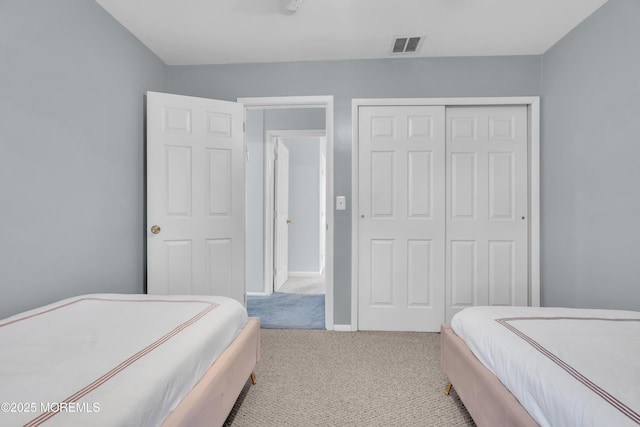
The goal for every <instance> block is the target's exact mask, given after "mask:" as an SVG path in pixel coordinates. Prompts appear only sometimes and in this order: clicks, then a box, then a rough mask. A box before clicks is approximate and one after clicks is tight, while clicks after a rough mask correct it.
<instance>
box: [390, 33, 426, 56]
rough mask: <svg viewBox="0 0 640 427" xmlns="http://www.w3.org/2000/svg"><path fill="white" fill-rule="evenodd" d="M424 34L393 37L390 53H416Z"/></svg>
mask: <svg viewBox="0 0 640 427" xmlns="http://www.w3.org/2000/svg"><path fill="white" fill-rule="evenodd" d="M423 40H424V36H412V37H405V36H402V37H394V38H393V43H392V45H391V55H402V54H411V53H417V52H418V51H419V50H420V46H422V41H423Z"/></svg>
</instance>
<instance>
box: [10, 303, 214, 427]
mask: <svg viewBox="0 0 640 427" xmlns="http://www.w3.org/2000/svg"><path fill="white" fill-rule="evenodd" d="M80 301H107V302H162V303H167V302H169V303H200V304H206V307H205V308H204V309H203V310H201V311H200V312H199V313H197V314H196V315H195V316H193V317H192V318H191V319H189V320H187V321H185V322H183V323H182V324H180V325H178V326H177V327H176V328H174V329H173V330H172V331H170V332H168V333H167V334H165V335H164V336H162V337H161V338H159V339H157V340H156V341H154V342H153V343H151V344H150V345H148V346H147V347H145V348H143V349H142V350H140V351H139V352H137V353H135V354H134V355H132V356H131V357H129V358H128V359H126V360H125V361H123V362H122V363H120V364H119V365H117V366H116V367H114V368H113V369H111V370H110V371H109V372H107V373H105V374H104V375H102V376H101V377H99V378H98V379H96V380H95V381H93V382H92V383H90V384H88V385H87V386H85V387H84V388H82V389H80V390H78V391H77V392H76V393H74V394H72V395H71V396H69V397H67V398H66V399H64V400H62V402H61V403H73V402H77V401H78V400H80V399H81V398H83V397H84V396H86V395H87V394H89V393H91V392H92V391H93V390H95V389H96V388H98V387H100V386H101V385H102V384H104V383H106V382H107V381H109V380H110V379H111V378H113V377H114V376H116V375H117V374H119V373H120V372H122V371H123V370H124V369H126V368H127V367H128V366H130V365H131V364H132V363H134V362H136V361H137V360H139V359H140V358H142V357H144V356H145V355H147V354H149V353H150V352H152V351H153V350H155V349H156V348H158V347H159V346H161V345H162V344H164V343H166V342H167V341H169V340H170V339H171V338H173V337H174V336H176V335H177V334H179V333H180V332H182V331H183V330H185V329H186V328H188V327H189V326H191V325H193V324H194V323H196V322H197V321H198V320H200V319H202V318H203V317H204V316H206V315H207V314H208V313H209V312H211V311H213V310H214V309H216V308H217V307H219V304H217V303H214V302H211V301H204V300H163V299H146V300H129V299H112V298H94V297H87V298H79V299H77V300H74V301H70V302H68V303H66V304H62V305H60V306H57V307H53V308H50V309H48V310H43V311H41V312H38V313H34V314H32V315H29V316H25V317H22V318H19V319H15V320H13V321H11V322H7V323H4V324H0V327H3V326H7V325H10V324H13V323H16V322H19V321H22V320H27V319H30V318H33V317H35V316H39V315H42V314H45V313H49V312H51V311H54V310H59V309H61V308H64V307H68V306H69V305H71V304H75V303H78V302H80ZM57 413H59V411H49V412H45V413H42V414H41V415H40V416H38V417H36V418H34V419H33V420H31V421H30V422H28V423H27V424H25V427H32V426H39V425H41V424H42V423H44V422H45V421H47V420H49V419H51V418H52V417H54V416H55V415H56V414H57Z"/></svg>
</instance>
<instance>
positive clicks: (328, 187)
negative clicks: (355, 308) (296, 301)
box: [238, 96, 333, 330]
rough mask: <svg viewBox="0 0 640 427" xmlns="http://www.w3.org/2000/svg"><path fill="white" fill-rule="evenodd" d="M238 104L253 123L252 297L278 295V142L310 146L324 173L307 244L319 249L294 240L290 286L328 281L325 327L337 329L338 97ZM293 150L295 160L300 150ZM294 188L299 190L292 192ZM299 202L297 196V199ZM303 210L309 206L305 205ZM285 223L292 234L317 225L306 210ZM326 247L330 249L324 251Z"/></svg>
mask: <svg viewBox="0 0 640 427" xmlns="http://www.w3.org/2000/svg"><path fill="white" fill-rule="evenodd" d="M238 101H239V102H241V103H243V104H244V105H245V109H246V122H247V144H248V168H247V185H248V187H247V213H248V215H247V271H246V274H247V295H248V296H250V297H258V296H259V297H264V296H268V295H271V294H272V293H273V292H274V278H275V276H276V274H278V271H277V268H276V267H275V266H274V259H275V255H276V253H277V246H276V240H277V239H276V222H277V215H276V212H275V209H274V207H275V195H276V189H275V180H276V175H275V172H276V171H275V169H276V163H275V162H276V154H275V150H273V147H275V146H276V145H277V142H281V143H283V144H284V145H287V144H288V145H289V146H291V147H294V146H296V144H297V146H296V148H305V149H306V153H307V154H309V152H313V154H314V157H315V158H316V159H317V163H315V164H314V165H315V169H316V170H317V171H318V176H316V179H315V181H316V183H317V186H315V187H314V189H313V190H314V191H313V193H314V195H310V197H311V199H313V201H314V204H315V206H316V209H315V210H314V214H315V215H316V216H317V220H316V221H315V225H314V226H312V227H313V230H310V229H309V228H305V230H306V234H307V235H313V236H314V240H313V241H311V243H309V242H310V240H309V239H307V240H306V242H307V244H306V245H307V246H309V245H310V246H313V249H314V250H313V251H301V250H299V249H296V246H295V245H296V244H298V243H295V241H291V239H288V241H291V245H292V248H290V250H289V253H290V254H291V253H292V252H293V253H294V254H295V256H294V258H293V259H291V260H289V257H287V261H291V263H292V264H291V263H289V262H287V264H290V265H291V266H292V269H291V272H292V273H296V274H294V275H292V277H293V279H294V280H292V281H290V282H293V283H289V285H291V287H293V288H294V289H295V286H298V285H303V286H302V287H303V288H304V283H302V282H307V284H308V282H309V281H312V280H314V279H317V278H322V279H323V280H322V283H323V288H324V296H323V299H324V304H323V305H324V328H326V329H329V330H332V329H333V98H332V97H326V96H322V97H275V98H240V99H238ZM296 139H297V141H296ZM298 146H299V147H298ZM312 146H315V147H317V150H315V152H314V150H313V149H311V151H309V149H310V148H311V147H312ZM293 151H294V154H293V155H294V156H295V148H294V150H293ZM312 157H313V156H312ZM252 166H253V167H252ZM298 166H300V165H299V161H296V162H292V163H291V164H290V167H289V172H290V174H292V175H294V176H295V175H296V173H297V172H300V171H296V170H295V169H296V168H297V167H298ZM300 169H301V171H302V172H304V173H307V174H309V173H311V172H310V170H309V168H308V167H300ZM323 171H324V172H323ZM294 176H292V178H293V179H294V180H295V181H293V182H295V185H293V186H292V187H296V186H297V185H298V184H300V183H301V182H302V181H303V179H302V178H298V179H295V178H294ZM251 182H253V184H254V185H252V184H251ZM321 184H322V185H321ZM292 190H294V189H293V188H292ZM307 192H309V193H311V192H310V191H307ZM299 198H300V197H296V199H299ZM311 199H309V200H311ZM290 201H291V198H290ZM296 201H298V200H296ZM303 207H305V206H304V204H303ZM320 207H321V208H320ZM306 208H309V206H306ZM294 211H295V207H294ZM291 213H293V212H291ZM250 215H252V217H251V216H250ZM281 219H283V220H284V222H285V223H286V220H290V223H289V224H288V227H289V231H299V230H294V228H299V227H296V226H299V225H302V224H303V223H305V222H306V223H309V222H314V221H310V220H311V218H310V215H309V214H308V213H307V214H305V213H304V209H303V210H302V213H297V214H296V215H293V217H287V218H281ZM294 234H295V233H294ZM303 234H304V233H303ZM301 241H305V240H304V239H302V240H301ZM323 248H324V250H322V249H323ZM304 254H306V257H303V258H304V259H302V260H301V259H296V257H297V256H298V255H304ZM314 254H315V255H314ZM310 257H311V258H313V259H314V262H313V263H311V264H310V263H309V262H308V261H309V259H310ZM298 258H299V257H298ZM305 260H306V261H305ZM305 263H306V264H305ZM300 273H301V274H300ZM295 279H298V280H295ZM287 280H289V274H287V275H286V280H285V281H282V279H281V281H282V283H281V286H283V287H284V288H283V289H284V290H285V291H286V290H287V286H288V285H287V284H286V281H287ZM295 282H298V283H297V284H296V283H295ZM298 290H300V289H298ZM303 290H304V289H303Z"/></svg>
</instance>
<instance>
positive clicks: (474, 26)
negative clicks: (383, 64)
mask: <svg viewBox="0 0 640 427" xmlns="http://www.w3.org/2000/svg"><path fill="white" fill-rule="evenodd" d="M96 1H97V2H98V3H99V4H100V5H101V6H102V7H103V8H104V9H106V10H107V12H109V13H110V14H111V15H113V16H114V17H115V18H116V19H117V20H118V21H120V23H122V25H124V26H125V27H126V28H127V29H129V31H131V32H132V33H133V34H134V35H135V36H136V37H137V38H139V39H140V40H141V41H142V42H143V43H144V44H145V45H146V46H147V47H149V49H151V50H152V51H153V52H154V53H155V54H156V55H158V56H159V57H160V58H161V59H162V60H163V61H164V62H165V63H167V64H169V65H186V64H228V63H248V62H280V61H309V60H334V59H360V58H389V57H391V55H390V48H391V44H392V38H393V37H394V36H413V35H425V36H426V39H425V41H424V43H423V45H422V49H421V50H420V52H419V53H418V54H414V55H411V56H413V57H415V56H420V57H432V56H488V55H530V54H533V55H536V54H542V53H544V52H545V51H546V50H547V49H549V48H550V47H551V46H553V45H554V44H555V43H556V42H557V41H558V40H560V39H561V38H562V37H563V36H564V35H565V34H567V33H568V32H569V31H571V30H572V29H573V28H574V27H575V26H577V25H578V24H579V23H580V22H582V21H583V20H584V19H585V18H586V17H588V16H589V15H591V14H592V13H593V12H594V11H595V10H596V9H598V8H599V7H600V6H602V5H603V4H604V3H606V2H607V0H304V2H303V3H302V6H301V7H300V9H299V10H298V12H296V13H293V14H292V13H286V12H285V10H284V8H283V7H282V3H281V0H96Z"/></svg>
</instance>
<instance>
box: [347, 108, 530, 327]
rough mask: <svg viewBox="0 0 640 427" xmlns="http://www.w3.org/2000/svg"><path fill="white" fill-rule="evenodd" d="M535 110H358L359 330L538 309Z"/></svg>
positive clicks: (433, 323)
mask: <svg viewBox="0 0 640 427" xmlns="http://www.w3.org/2000/svg"><path fill="white" fill-rule="evenodd" d="M529 108H530V106H528V105H525V104H519V105H518V104H514V105H446V104H443V105H361V106H359V107H358V108H357V115H358V117H357V132H356V133H354V135H355V136H356V137H357V150H356V151H357V156H358V157H357V193H356V196H357V203H354V209H356V208H357V212H354V217H355V216H356V215H357V217H355V219H356V220H357V224H356V226H355V227H354V229H355V233H354V234H355V235H356V236H357V237H356V238H357V243H356V242H355V240H356V238H354V246H355V247H354V249H355V250H357V254H355V255H356V256H355V257H354V259H356V260H357V263H356V264H354V268H357V272H356V274H355V277H357V289H358V291H357V325H358V329H361V330H404V331H411V330H414V331H437V330H439V327H440V324H441V323H443V322H448V321H449V320H450V319H451V317H452V316H453V315H454V314H455V313H456V312H457V311H459V310H461V309H463V308H465V307H470V306H475V305H529V304H530V303H531V302H532V301H530V299H531V298H530V277H531V274H530V265H529V264H530V252H531V244H530V241H529V237H530V221H529V219H530V200H531V192H530V181H531V177H530V173H529V172H530V170H529V169H530V164H531V162H530V159H529V152H530V144H529V141H530V139H531V132H530V126H529V125H530V123H529V121H530V119H529V116H530V112H529ZM355 111H356V109H355V108H354V114H355ZM354 155H355V153H354ZM536 176H537V175H536ZM356 196H354V197H356Z"/></svg>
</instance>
